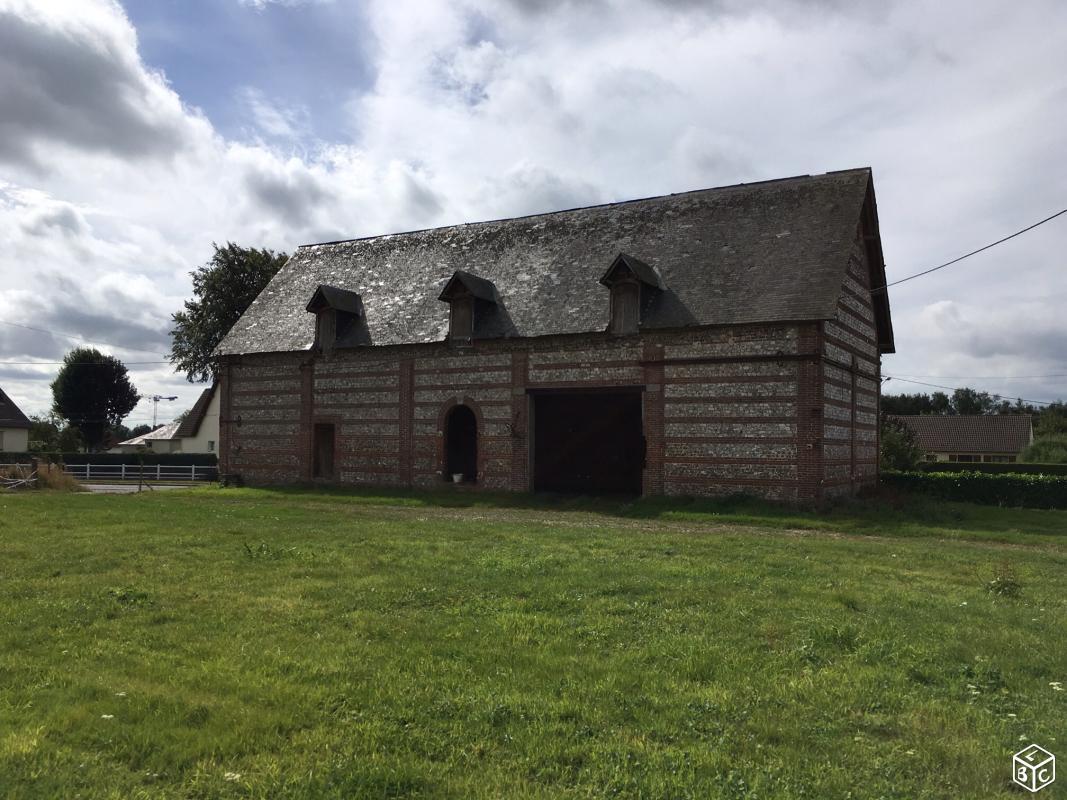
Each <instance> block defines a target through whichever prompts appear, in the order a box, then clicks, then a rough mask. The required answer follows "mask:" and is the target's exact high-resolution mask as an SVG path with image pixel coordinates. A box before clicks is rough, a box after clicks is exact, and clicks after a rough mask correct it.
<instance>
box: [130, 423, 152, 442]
mask: <svg viewBox="0 0 1067 800" xmlns="http://www.w3.org/2000/svg"><path fill="white" fill-rule="evenodd" d="M157 427H158V426H157ZM154 430H155V428H153V427H152V426H151V425H144V424H142V425H136V426H134V428H133V430H131V431H130V436H129V438H131V439H133V438H136V437H138V436H144V435H145V434H146V433H151V432H152V431H154Z"/></svg>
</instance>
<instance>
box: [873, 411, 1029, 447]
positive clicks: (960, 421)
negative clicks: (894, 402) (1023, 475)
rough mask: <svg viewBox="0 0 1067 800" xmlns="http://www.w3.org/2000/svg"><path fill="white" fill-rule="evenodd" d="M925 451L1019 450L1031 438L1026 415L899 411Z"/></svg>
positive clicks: (895, 416)
mask: <svg viewBox="0 0 1067 800" xmlns="http://www.w3.org/2000/svg"><path fill="white" fill-rule="evenodd" d="M893 419H897V420H900V421H901V422H903V423H904V424H905V425H907V426H908V427H909V428H911V429H912V430H913V431H915V435H916V437H918V439H919V445H920V447H922V449H923V450H925V451H926V452H928V453H1020V452H1022V451H1023V450H1025V449H1026V448H1027V447H1028V446H1029V445H1030V442H1031V441H1032V440H1033V423H1032V420H1031V418H1030V416H1029V415H1028V414H977V415H970V414H966V415H965V414H959V415H944V414H921V415H919V414H900V415H894V416H893Z"/></svg>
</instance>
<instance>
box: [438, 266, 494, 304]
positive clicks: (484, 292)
mask: <svg viewBox="0 0 1067 800" xmlns="http://www.w3.org/2000/svg"><path fill="white" fill-rule="evenodd" d="M461 293H466V294H469V295H470V296H471V297H474V298H475V299H477V300H484V301H485V302H487V303H496V302H497V301H498V299H499V295H498V294H497V291H496V286H494V285H493V282H492V281H487V280H486V279H485V278H479V277H478V276H477V275H471V274H470V273H469V272H466V271H464V270H461V269H457V270H456V271H455V272H453V273H452V277H451V278H449V279H448V283H446V284H445V288H444V289H442V290H441V294H440V295H438V297H437V299H438V300H444V301H446V302H447V301H449V300H451V299H452V298H454V297H455V296H456V295H457V294H461Z"/></svg>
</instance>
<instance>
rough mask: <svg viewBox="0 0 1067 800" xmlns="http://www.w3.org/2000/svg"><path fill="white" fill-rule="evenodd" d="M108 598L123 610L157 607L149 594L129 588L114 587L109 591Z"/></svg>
mask: <svg viewBox="0 0 1067 800" xmlns="http://www.w3.org/2000/svg"><path fill="white" fill-rule="evenodd" d="M107 596H108V597H109V598H111V599H112V600H114V601H115V602H116V603H118V605H120V606H122V607H123V608H148V607H150V606H153V605H155V603H154V602H153V600H152V596H151V595H149V594H148V592H142V591H141V590H140V589H131V588H130V587H128V586H118V587H116V586H113V587H111V588H110V589H108V590H107Z"/></svg>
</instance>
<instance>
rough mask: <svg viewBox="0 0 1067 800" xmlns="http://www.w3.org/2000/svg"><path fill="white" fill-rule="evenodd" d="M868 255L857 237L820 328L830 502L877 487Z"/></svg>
mask: <svg viewBox="0 0 1067 800" xmlns="http://www.w3.org/2000/svg"><path fill="white" fill-rule="evenodd" d="M870 286H871V284H870V270H869V268H868V263H867V251H866V248H865V247H864V246H863V240H862V237H861V235H857V238H856V242H855V243H854V245H853V247H852V253H851V256H850V258H849V265H848V272H847V275H846V277H845V281H844V284H843V286H842V289H841V296H840V298H839V299H838V303H837V310H836V313H835V315H834V319H833V320H829V321H827V322H825V323H823V338H824V342H823V355H824V357H825V360H824V364H823V394H824V398H823V419H824V432H823V436H824V438H823V444H822V453H823V459H824V487H825V495H826V496H828V497H833V496H840V495H847V494H853V493H855V492H856V491H857V490H859V489H861V488H862V487H864V486H870V485H875V484H877V482H878V444H879V443H878V412H879V401H880V388H881V361H880V357H879V353H878V334H877V331H876V328H875V321H874V308H873V305H872V304H871V292H870Z"/></svg>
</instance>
